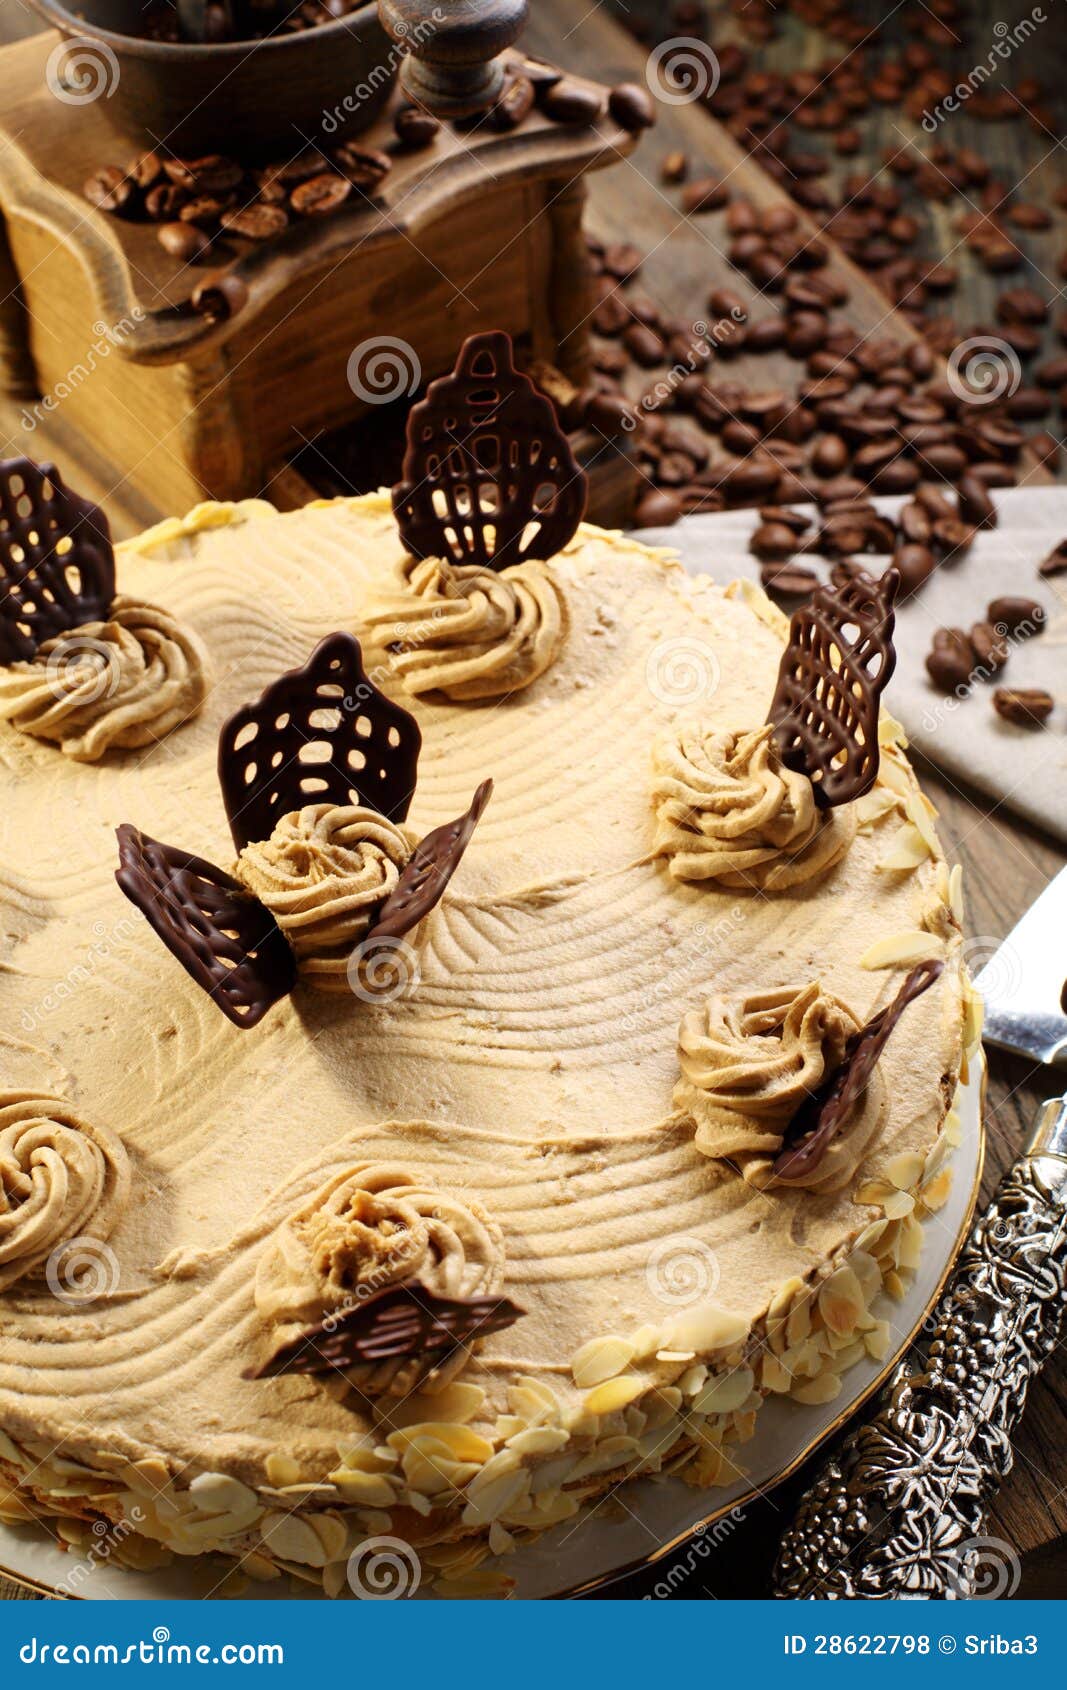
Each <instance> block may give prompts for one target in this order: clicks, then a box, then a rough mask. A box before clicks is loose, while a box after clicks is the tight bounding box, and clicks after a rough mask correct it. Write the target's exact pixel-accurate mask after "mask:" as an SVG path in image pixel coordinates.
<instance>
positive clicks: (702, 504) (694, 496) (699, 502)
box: [678, 482, 726, 516]
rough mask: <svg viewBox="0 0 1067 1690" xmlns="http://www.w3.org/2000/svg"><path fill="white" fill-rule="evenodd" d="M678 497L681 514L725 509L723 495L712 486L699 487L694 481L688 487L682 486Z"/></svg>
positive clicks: (706, 512) (695, 513)
mask: <svg viewBox="0 0 1067 1690" xmlns="http://www.w3.org/2000/svg"><path fill="white" fill-rule="evenodd" d="M678 499H679V502H680V505H681V514H682V515H683V516H695V515H697V514H698V513H699V512H703V513H704V514H705V515H707V514H708V513H709V512H712V513H713V512H715V511H722V510H725V509H726V500H725V499H724V497H723V495H722V494H721V493H720V492H719V491H718V490H717V489H716V488H714V487H701V486H700V484H699V482H694V483H692V485H691V486H689V487H683V488H682V489H681V490H680V492H679V494H678Z"/></svg>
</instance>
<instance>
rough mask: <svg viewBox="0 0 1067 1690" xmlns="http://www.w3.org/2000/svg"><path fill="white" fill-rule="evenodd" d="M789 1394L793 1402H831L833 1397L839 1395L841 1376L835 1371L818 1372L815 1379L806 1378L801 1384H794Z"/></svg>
mask: <svg viewBox="0 0 1067 1690" xmlns="http://www.w3.org/2000/svg"><path fill="white" fill-rule="evenodd" d="M789 1394H790V1396H791V1397H792V1399H793V1401H794V1402H803V1403H809V1404H811V1403H826V1402H833V1400H834V1398H835V1397H839V1396H840V1395H841V1377H840V1375H839V1374H837V1373H820V1374H819V1375H818V1377H817V1378H815V1379H806V1380H804V1381H803V1383H802V1384H799V1385H794V1386H793V1389H792V1391H791V1392H790V1393H789Z"/></svg>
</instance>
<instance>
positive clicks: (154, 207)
mask: <svg viewBox="0 0 1067 1690" xmlns="http://www.w3.org/2000/svg"><path fill="white" fill-rule="evenodd" d="M188 203H189V195H188V194H187V193H186V191H185V189H184V188H176V187H175V186H174V183H173V182H159V183H157V185H156V186H155V187H154V188H150V189H149V190H148V192H147V194H146V195H145V202H144V209H145V216H146V217H147V218H148V220H149V222H150V223H173V221H174V219H175V218H176V217H180V216H181V213H182V207H183V206H185V205H188Z"/></svg>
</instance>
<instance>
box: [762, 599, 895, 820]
mask: <svg viewBox="0 0 1067 1690" xmlns="http://www.w3.org/2000/svg"><path fill="white" fill-rule="evenodd" d="M899 586H900V574H899V572H898V571H897V570H896V569H894V568H889V569H887V570H886V571H885V573H884V574H883V575H882V576H881V578H880V579H878V580H875V579H874V577H873V576H871V575H868V574H866V573H863V572H860V573H857V574H856V575H855V576H853V578H852V579H851V580H850V581H846V582H844V583H842V584H841V585H840V586H837V587H827V586H822V587H817V588H816V590H815V592H814V593H813V594H812V596H811V598H810V600H809V601H808V603H807V604H804V605H801V606H800V607H799V609H797V610H795V611H794V612H793V615H792V618H791V620H790V624H789V644H788V645H787V646H786V649H785V651H784V653H783V655H782V662H781V667H780V668H779V671H778V685H777V687H776V689H775V694H774V698H773V700H772V702H771V708H770V711H769V713H768V716H767V720H768V722H770V723H772V724H773V727H774V740H775V743H776V745H777V746H778V750H779V752H780V754H781V757H782V761H783V763H785V764H786V766H787V767H788V768H790V769H797V770H799V771H800V772H801V773H803V774H806V775H807V776H808V778H809V779H810V781H811V783H812V786H813V788H814V792H815V802H816V803H817V804H818V805H819V806H820V808H821V809H824V810H829V809H833V808H834V807H835V806H836V805H838V804H848V803H850V802H851V801H852V799H854V798H860V797H862V796H863V794H864V793H865V792H867V791H869V789H870V788H871V787H872V786H873V785H874V782H875V779H876V778H877V775H878V759H879V749H878V701H879V699H880V698H881V695H882V693H883V691H884V690H885V687H886V685H887V683H888V681H889V678H890V676H891V675H892V673H893V670H894V669H895V667H896V661H897V658H896V652H895V650H894V648H893V626H894V621H895V617H894V613H893V603H894V600H895V599H896V596H897V589H898V588H899Z"/></svg>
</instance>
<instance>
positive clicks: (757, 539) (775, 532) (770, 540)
mask: <svg viewBox="0 0 1067 1690" xmlns="http://www.w3.org/2000/svg"><path fill="white" fill-rule="evenodd" d="M748 549H749V551H750V552H751V553H752V555H753V556H754V557H758V558H765V559H784V558H788V557H792V556H793V554H794V552H795V551H796V549H797V537H796V535H795V534H794V533H793V531H792V529H791V528H787V527H786V525H785V523H784V522H761V523H760V525H759V527H758V528H757V529H755V530H754V532H753V534H752V537H751V539H750V540H749V542H748Z"/></svg>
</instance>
